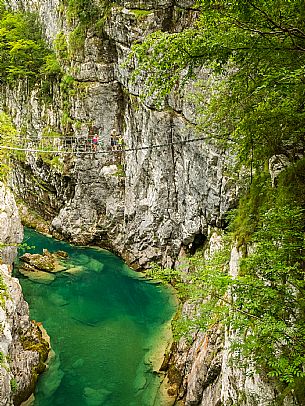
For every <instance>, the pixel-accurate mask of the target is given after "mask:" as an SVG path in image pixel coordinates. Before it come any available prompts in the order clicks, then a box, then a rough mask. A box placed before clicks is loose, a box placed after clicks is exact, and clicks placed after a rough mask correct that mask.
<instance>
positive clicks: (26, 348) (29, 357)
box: [0, 183, 49, 406]
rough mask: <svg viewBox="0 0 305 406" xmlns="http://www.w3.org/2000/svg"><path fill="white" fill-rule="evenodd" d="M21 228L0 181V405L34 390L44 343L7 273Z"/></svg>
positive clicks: (13, 402)
mask: <svg viewBox="0 0 305 406" xmlns="http://www.w3.org/2000/svg"><path fill="white" fill-rule="evenodd" d="M22 238H23V228H22V225H21V222H20V219H19V216H18V210H17V207H16V203H15V201H14V197H13V195H12V193H11V192H9V190H8V189H7V188H6V187H5V186H4V185H3V184H2V183H0V244H1V245H0V247H1V248H0V257H1V265H0V405H3V406H9V405H19V404H20V403H21V402H22V401H24V400H25V399H27V398H28V397H29V396H30V394H31V393H32V392H33V390H34V386H35V382H36V380H37V377H38V374H39V373H41V372H42V371H43V370H44V368H45V365H44V361H45V360H46V358H47V355H48V348H49V346H48V343H47V342H46V341H45V340H44V339H43V338H42V331H41V328H40V326H38V325H37V324H36V323H35V322H32V321H30V319H29V308H28V304H27V303H26V302H25V300H24V299H23V295H22V290H21V287H20V284H19V282H18V280H17V279H16V278H13V277H12V276H11V271H12V263H13V261H14V259H15V257H16V253H17V245H18V244H19V243H20V242H21V241H22Z"/></svg>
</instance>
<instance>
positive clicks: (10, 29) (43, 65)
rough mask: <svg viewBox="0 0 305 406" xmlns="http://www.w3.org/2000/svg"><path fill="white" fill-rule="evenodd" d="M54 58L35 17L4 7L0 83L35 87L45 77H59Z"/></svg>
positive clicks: (0, 21) (1, 13) (0, 13)
mask: <svg viewBox="0 0 305 406" xmlns="http://www.w3.org/2000/svg"><path fill="white" fill-rule="evenodd" d="M51 55H52V52H51V51H50V49H49V48H48V46H47V44H46V42H45V41H44V40H43V38H42V32H41V29H40V27H39V25H38V23H37V19H36V17H35V15H33V14H30V13H22V12H14V11H9V10H5V9H4V7H3V4H2V3H1V7H0V81H1V82H2V83H11V84H14V83H15V82H16V80H19V79H28V80H29V82H30V83H35V82H37V79H39V78H42V77H44V76H46V75H53V74H58V72H59V67H58V64H57V65H56V64H55V62H54V57H53V63H52V64H50V58H51ZM50 69H52V70H50Z"/></svg>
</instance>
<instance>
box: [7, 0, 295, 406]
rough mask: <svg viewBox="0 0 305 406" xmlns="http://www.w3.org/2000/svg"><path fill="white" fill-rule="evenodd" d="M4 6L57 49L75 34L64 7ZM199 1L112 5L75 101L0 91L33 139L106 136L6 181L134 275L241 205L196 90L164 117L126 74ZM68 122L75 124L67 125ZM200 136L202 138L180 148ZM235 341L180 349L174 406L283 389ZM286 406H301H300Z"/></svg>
mask: <svg viewBox="0 0 305 406" xmlns="http://www.w3.org/2000/svg"><path fill="white" fill-rule="evenodd" d="M8 3H10V4H11V5H12V6H13V7H15V8H18V7H20V6H22V7H23V8H24V9H25V10H30V11H37V12H38V14H39V18H40V20H41V22H42V24H43V26H44V28H45V33H46V36H47V38H48V40H49V42H50V43H51V42H52V40H54V39H55V38H56V37H57V36H58V35H61V36H64V37H65V38H66V39H67V38H68V37H69V36H70V34H71V32H74V34H75V29H76V28H77V27H76V23H75V21H72V22H71V21H70V23H68V22H67V19H66V12H67V10H66V8H65V7H66V6H65V4H67V3H68V2H65V3H64V2H61V1H60V0H31V1H29V0H22V1H16V0H9V1H8ZM103 3H104V5H106V3H108V2H106V1H105V2H103ZM140 3H141V4H140ZM144 3H145V4H144ZM194 3H195V2H194V1H192V0H175V1H174V0H157V1H155V0H151V1H145V2H139V1H137V0H120V1H117V2H115V4H114V3H112V4H111V5H108V6H109V7H108V9H107V10H106V11H105V15H104V17H105V16H106V17H105V18H104V20H103V21H104V22H103V26H102V28H101V27H99V30H97V29H96V27H95V28H94V27H89V28H88V29H87V30H86V33H85V34H86V35H85V38H84V43H83V46H80V47H79V48H77V50H76V51H75V49H74V51H73V49H72V48H73V47H72V45H70V53H69V54H70V59H69V61H66V62H65V66H64V68H65V71H66V73H67V75H69V77H72V78H73V86H72V88H71V90H73V91H71V92H70V93H69V95H68V97H67V95H64V94H63V92H62V90H61V88H60V87H59V86H58V84H57V83H52V89H53V92H52V95H51V96H52V100H51V102H47V101H45V100H43V99H42V98H41V97H40V95H39V91H38V90H37V89H36V90H32V91H31V92H29V91H28V89H27V88H26V87H25V86H24V85H23V84H22V83H20V84H19V87H18V89H16V88H15V89H10V88H6V89H4V91H3V92H2V95H1V98H2V103H3V104H5V106H6V109H7V110H9V111H10V112H11V114H12V116H13V119H14V121H15V123H16V125H17V127H18V128H20V129H21V128H22V129H26V130H27V132H28V133H29V134H31V135H32V136H34V137H37V138H39V137H41V135H42V134H43V133H44V132H45V131H46V130H48V129H51V130H55V131H57V132H65V133H66V134H67V133H71V132H72V134H73V135H74V136H76V137H80V136H83V135H86V134H87V133H88V128H89V127H90V126H91V125H93V126H95V127H97V128H99V129H100V138H101V139H102V140H103V143H104V146H105V149H103V150H102V149H101V148H99V151H98V152H97V153H96V154H95V155H93V154H78V155H77V154H76V155H74V156H65V157H57V161H56V162H55V161H54V160H53V158H52V159H50V158H49V157H46V156H45V155H43V154H40V155H39V156H38V155H37V154H34V153H29V154H27V155H26V156H25V157H24V159H23V160H21V159H20V158H19V160H18V161H16V162H15V171H14V174H13V177H12V180H11V184H12V187H13V188H14V190H15V192H16V194H17V195H18V196H19V197H20V198H22V199H23V200H24V201H25V202H26V203H27V204H28V206H29V207H30V208H31V209H34V210H36V211H37V212H38V213H39V214H40V215H41V216H42V217H44V219H45V220H46V221H48V223H49V224H50V225H51V226H50V231H51V232H52V233H53V235H55V236H57V237H60V238H65V239H67V240H70V241H72V242H74V243H80V244H90V243H91V244H97V245H100V246H102V247H106V248H110V249H111V250H112V251H114V252H117V253H119V254H120V255H121V256H123V257H124V258H125V260H126V261H127V262H128V263H129V264H131V265H132V266H133V267H134V268H141V267H144V268H145V267H146V266H147V265H148V264H149V263H150V262H151V261H155V262H158V263H161V264H163V265H167V266H174V265H175V263H176V262H177V261H178V260H179V257H180V256H181V255H183V254H184V253H186V252H190V253H194V252H195V251H196V248H197V247H199V246H202V244H203V243H204V241H205V240H206V239H207V236H208V229H209V228H210V227H211V226H218V227H220V226H221V225H222V222H223V217H224V214H225V213H226V212H227V211H228V209H229V208H230V207H232V206H233V205H234V203H235V200H236V191H235V186H234V184H233V182H232V180H230V179H228V177H227V176H226V175H225V173H226V166H227V161H228V157H226V156H225V155H224V154H223V152H222V151H219V150H217V149H215V148H213V147H212V146H211V145H209V144H207V143H206V142H205V141H204V140H203V139H202V138H204V134H197V133H196V131H195V128H196V114H195V111H194V106H193V104H192V102H191V101H190V100H188V98H187V96H186V95H187V93H189V92H190V91H191V89H192V83H189V84H188V87H186V88H185V89H184V91H181V92H180V93H178V92H173V93H172V94H171V95H170V97H169V98H168V100H167V101H166V102H165V104H164V106H163V108H162V109H158V108H156V106H155V105H154V104H153V102H152V100H149V99H146V100H145V101H143V100H142V99H141V98H140V93H141V92H142V90H143V89H141V85H142V84H141V82H138V83H133V82H131V81H130V75H131V72H130V71H129V69H128V68H126V67H123V66H122V62H123V61H124V60H125V58H126V55H127V54H128V52H129V50H130V47H131V45H132V44H133V43H134V42H136V41H141V39H142V38H143V37H144V36H146V35H147V34H149V33H151V32H153V31H156V30H168V31H171V32H174V31H179V30H181V29H183V28H184V27H187V26H190V25H191V24H193V23H194V21H195V20H196V17H197V11H196V9H195V7H194ZM199 75H200V76H201V77H205V76H207V75H208V73H207V72H204V71H202V72H199ZM64 97H65V98H66V99H65V103H63V99H64ZM206 97H208V94H207V95H206ZM67 99H68V100H67ZM67 103H68V105H69V108H68V111H66V110H65V108H66V107H64V105H65V106H67ZM67 114H68V116H69V128H67V122H64V120H62V117H63V116H66V115H67ZM112 128H116V129H117V130H118V131H119V132H120V133H121V134H122V135H123V138H124V142H125V145H126V148H127V149H128V150H129V151H126V152H125V153H124V154H123V155H121V154H120V153H114V152H112V151H111V150H109V148H110V132H111V129H112ZM196 137H198V138H199V139H200V140H197V141H195V140H194V141H192V142H184V141H185V140H187V141H188V140H191V139H195V138H196ZM58 163H59V165H58ZM186 311H187V309H186ZM228 340H229V337H227V336H226V335H225V334H224V332H222V331H221V329H216V330H215V331H214V333H213V334H212V335H211V336H210V337H205V336H203V335H202V334H198V335H197V336H196V337H195V340H194V343H193V345H192V346H191V347H190V348H189V347H188V346H187V345H186V344H185V343H182V342H181V343H179V345H178V346H177V348H176V350H175V355H174V359H173V361H172V367H171V369H170V371H169V373H168V376H169V378H170V381H171V382H172V388H171V392H172V394H173V399H174V398H175V399H176V400H173V404H174V403H175V404H177V405H178V404H184V403H185V404H186V405H189V406H190V405H201V406H219V405H221V404H223V405H232V404H236V405H238V406H250V405H253V406H254V405H255V406H259V405H261V406H262V405H265V403H264V401H265V400H266V399H272V396H273V398H274V396H275V392H276V389H274V386H273V385H272V384H271V383H270V382H268V381H265V380H264V379H263V378H261V377H253V378H246V376H245V374H244V373H242V372H241V371H238V370H232V369H231V368H230V367H229V365H228V362H227V350H226V348H227V343H228ZM179 399H180V400H179ZM179 402H180V403H179ZM255 402H256V403H255ZM289 402H290V403H287V405H295V404H297V403H294V400H293V399H290V400H289Z"/></svg>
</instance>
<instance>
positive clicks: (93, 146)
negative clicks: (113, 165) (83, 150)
mask: <svg viewBox="0 0 305 406" xmlns="http://www.w3.org/2000/svg"><path fill="white" fill-rule="evenodd" d="M97 146H98V135H97V134H93V137H92V148H93V152H96V151H97Z"/></svg>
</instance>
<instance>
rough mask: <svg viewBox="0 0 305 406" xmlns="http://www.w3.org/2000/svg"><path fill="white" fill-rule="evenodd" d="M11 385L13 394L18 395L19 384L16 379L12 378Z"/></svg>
mask: <svg viewBox="0 0 305 406" xmlns="http://www.w3.org/2000/svg"><path fill="white" fill-rule="evenodd" d="M10 385H11V390H12V392H13V393H16V392H17V391H18V387H19V385H18V382H17V381H16V378H12V379H11V381H10Z"/></svg>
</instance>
